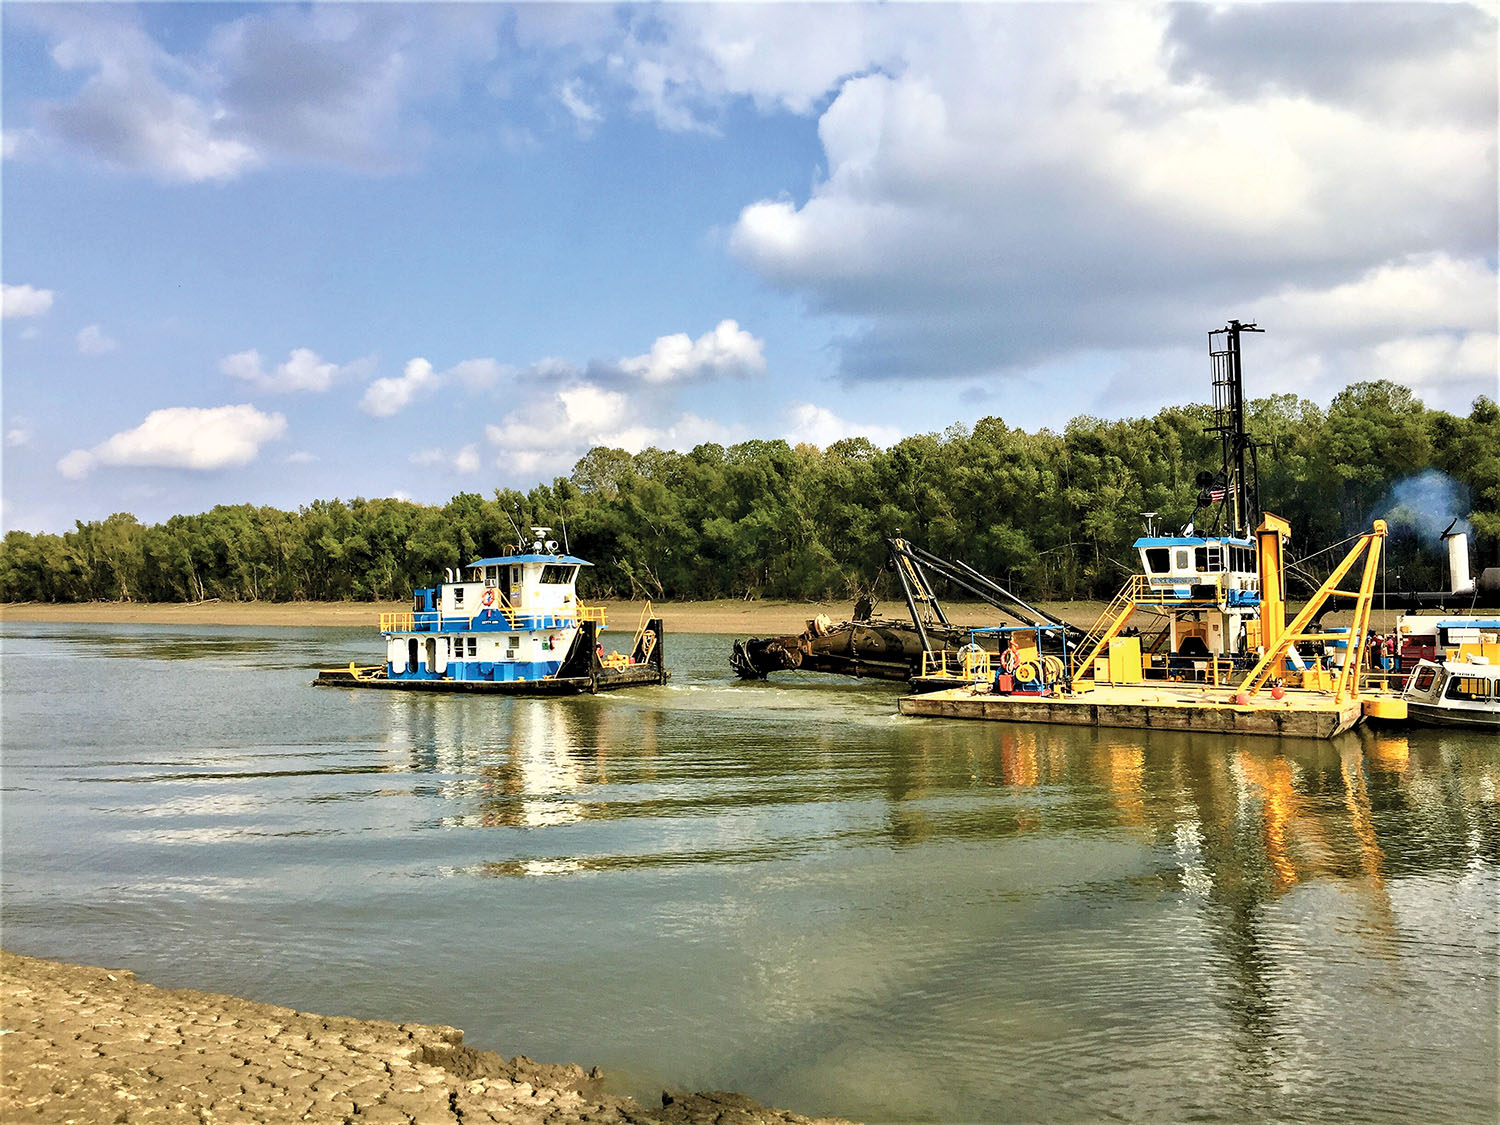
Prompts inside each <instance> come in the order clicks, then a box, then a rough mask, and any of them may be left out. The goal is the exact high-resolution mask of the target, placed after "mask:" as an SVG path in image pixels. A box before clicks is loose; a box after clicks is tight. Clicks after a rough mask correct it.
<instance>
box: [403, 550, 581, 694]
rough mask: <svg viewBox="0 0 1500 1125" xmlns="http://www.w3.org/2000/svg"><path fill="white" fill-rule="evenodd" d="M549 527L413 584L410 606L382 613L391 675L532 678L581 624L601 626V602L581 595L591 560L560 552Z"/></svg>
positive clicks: (543, 672)
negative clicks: (583, 601)
mask: <svg viewBox="0 0 1500 1125" xmlns="http://www.w3.org/2000/svg"><path fill="white" fill-rule="evenodd" d="M549 530H550V529H549V528H545V527H539V528H533V529H532V531H533V533H534V534H535V535H536V540H535V541H534V542H532V543H531V544H529V545H527V544H524V543H523V544H521V545H518V546H517V547H515V548H513V549H512V550H511V551H510V552H509V553H507V554H503V555H496V556H495V557H493V558H483V559H475V560H474V561H473V562H471V563H470V564H469V565H468V566H464V567H458V568H455V569H450V570H449V571H447V572H446V575H445V577H446V579H447V580H446V581H444V582H441V583H439V584H438V585H436V586H430V587H426V588H423V589H419V590H416V591H414V592H413V595H412V609H411V612H410V613H404V614H386V615H382V618H381V631H382V632H383V633H385V635H386V669H387V675H388V676H389V677H390V678H392V679H401V678H424V679H426V678H436V679H461V680H490V681H501V680H503V681H510V680H518V681H519V680H525V681H534V680H538V679H545V678H547V677H549V676H552V675H555V674H556V673H557V671H558V669H559V668H560V667H561V666H562V663H563V661H564V659H565V657H566V656H567V654H568V652H569V651H570V650H571V649H572V647H573V643H574V640H575V638H576V636H577V634H578V631H579V627H580V624H581V623H582V622H589V623H590V625H591V627H592V629H593V631H594V634H597V633H598V632H601V631H602V630H603V629H604V627H605V624H604V611H603V609H602V608H600V607H587V606H581V605H579V603H578V593H577V587H578V574H579V571H580V569H581V568H583V567H585V566H591V565H592V564H591V563H589V562H587V561H586V560H584V559H580V558H575V557H574V556H572V555H566V554H560V553H558V551H557V543H556V542H555V541H554V540H551V539H547V538H546V533H547V531H549Z"/></svg>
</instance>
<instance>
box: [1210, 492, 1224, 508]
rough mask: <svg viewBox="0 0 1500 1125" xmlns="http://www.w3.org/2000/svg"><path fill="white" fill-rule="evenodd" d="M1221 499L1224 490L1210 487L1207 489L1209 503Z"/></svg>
mask: <svg viewBox="0 0 1500 1125" xmlns="http://www.w3.org/2000/svg"><path fill="white" fill-rule="evenodd" d="M1222 499H1224V490H1223V489H1222V488H1211V489H1209V490H1208V502H1209V503H1210V504H1217V503H1218V502H1219V501H1220V500H1222Z"/></svg>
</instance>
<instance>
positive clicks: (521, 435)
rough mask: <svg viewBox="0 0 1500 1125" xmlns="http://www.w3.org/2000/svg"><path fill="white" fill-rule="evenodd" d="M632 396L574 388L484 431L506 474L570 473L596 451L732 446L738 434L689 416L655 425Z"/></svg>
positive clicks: (521, 409) (587, 386)
mask: <svg viewBox="0 0 1500 1125" xmlns="http://www.w3.org/2000/svg"><path fill="white" fill-rule="evenodd" d="M654 421H655V419H654V417H653V418H651V419H648V418H647V416H646V413H645V411H644V409H643V408H642V406H641V405H640V403H638V402H637V401H635V400H634V399H633V398H632V396H630V395H626V394H623V393H621V392H620V391H614V390H610V389H608V388H606V387H601V386H598V385H596V384H593V383H588V382H575V383H572V384H570V385H569V386H566V387H564V388H562V389H560V390H557V391H554V392H551V393H547V394H543V395H540V396H538V397H536V398H533V399H532V400H531V401H530V402H528V403H526V404H525V405H523V406H521V407H518V408H517V409H515V410H513V411H511V412H509V413H508V414H506V416H505V417H504V418H503V419H502V420H501V421H500V422H499V423H498V424H491V425H489V426H486V427H485V438H486V440H488V442H489V443H490V445H491V446H492V447H493V448H494V450H495V465H496V467H497V468H499V469H502V470H504V471H506V472H508V473H511V474H514V475H517V476H525V475H546V474H549V473H561V472H566V471H567V470H568V469H569V468H570V467H571V466H572V465H573V463H574V462H575V461H577V460H578V458H579V457H581V456H583V454H585V453H587V452H588V451H589V450H590V449H591V448H593V447H594V446H599V445H603V446H609V447H611V448H618V449H624V450H626V451H627V452H629V453H639V452H640V451H641V450H642V449H645V448H646V447H647V446H656V447H658V448H667V449H688V448H691V447H693V446H695V445H699V444H701V443H702V442H706V441H718V442H723V441H727V440H732V438H733V437H734V435H735V433H736V432H737V431H735V430H733V429H731V428H730V427H726V426H724V425H721V424H720V423H718V422H715V421H712V420H710V419H706V418H702V417H699V416H698V415H695V414H691V413H687V414H683V415H681V416H680V417H679V418H678V419H677V420H676V421H675V422H673V423H671V424H670V425H667V426H661V425H659V424H653V422H654Z"/></svg>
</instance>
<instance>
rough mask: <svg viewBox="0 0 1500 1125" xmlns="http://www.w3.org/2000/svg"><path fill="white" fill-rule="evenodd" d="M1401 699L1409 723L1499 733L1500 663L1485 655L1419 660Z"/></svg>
mask: <svg viewBox="0 0 1500 1125" xmlns="http://www.w3.org/2000/svg"><path fill="white" fill-rule="evenodd" d="M1401 698H1402V699H1404V700H1406V718H1407V721H1408V722H1412V723H1421V724H1423V725H1424V726H1444V727H1482V728H1484V729H1487V730H1500V664H1491V663H1490V662H1489V661H1488V660H1487V659H1485V658H1484V657H1482V656H1471V657H1469V658H1467V659H1464V660H1449V661H1446V662H1444V663H1438V662H1437V661H1436V660H1419V661H1418V662H1417V666H1416V667H1415V668H1414V669H1412V673H1411V678H1410V679H1408V680H1407V681H1406V688H1405V690H1404V691H1402V693H1401Z"/></svg>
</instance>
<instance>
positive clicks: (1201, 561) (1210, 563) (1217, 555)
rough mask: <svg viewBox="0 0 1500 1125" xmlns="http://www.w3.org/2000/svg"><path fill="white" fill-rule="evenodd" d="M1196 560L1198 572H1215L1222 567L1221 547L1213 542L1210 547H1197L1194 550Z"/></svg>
mask: <svg viewBox="0 0 1500 1125" xmlns="http://www.w3.org/2000/svg"><path fill="white" fill-rule="evenodd" d="M1193 553H1194V555H1195V556H1196V559H1195V561H1196V562H1197V570H1198V572H1199V573H1200V574H1217V573H1218V572H1219V571H1221V570H1223V569H1224V555H1223V549H1222V548H1221V547H1219V546H1218V544H1215V545H1214V546H1212V547H1199V548H1197V549H1196V550H1195V551H1194V552H1193Z"/></svg>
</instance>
